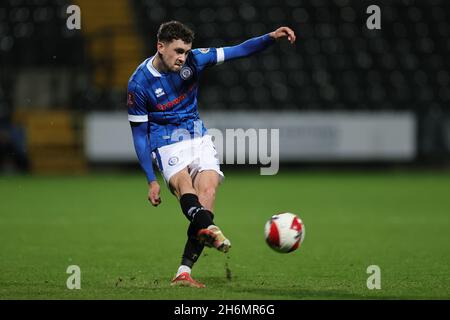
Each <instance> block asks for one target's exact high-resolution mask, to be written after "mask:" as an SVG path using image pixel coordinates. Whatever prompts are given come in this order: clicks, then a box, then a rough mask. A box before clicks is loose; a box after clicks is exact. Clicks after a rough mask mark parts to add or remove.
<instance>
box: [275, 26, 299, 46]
mask: <svg viewBox="0 0 450 320" xmlns="http://www.w3.org/2000/svg"><path fill="white" fill-rule="evenodd" d="M269 36H270V37H271V38H272V39H274V40H278V39H282V38H287V39H288V40H289V42H290V43H291V44H294V42H295V39H296V37H295V32H294V31H293V30H292V29H291V28H289V27H280V28H278V29H277V30H275V31H272V32H271V33H269Z"/></svg>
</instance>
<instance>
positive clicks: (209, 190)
mask: <svg viewBox="0 0 450 320" xmlns="http://www.w3.org/2000/svg"><path fill="white" fill-rule="evenodd" d="M199 196H200V197H201V198H206V199H215V198H216V188H215V187H213V186H207V187H205V188H201V189H200V190H199Z"/></svg>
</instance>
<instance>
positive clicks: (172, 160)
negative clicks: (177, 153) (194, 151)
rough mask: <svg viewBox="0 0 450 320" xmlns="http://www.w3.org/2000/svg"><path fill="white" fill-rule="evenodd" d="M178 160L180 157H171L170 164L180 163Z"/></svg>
mask: <svg viewBox="0 0 450 320" xmlns="http://www.w3.org/2000/svg"><path fill="white" fill-rule="evenodd" d="M178 161H179V159H178V157H171V158H170V159H169V166H174V165H176V164H177V163H178Z"/></svg>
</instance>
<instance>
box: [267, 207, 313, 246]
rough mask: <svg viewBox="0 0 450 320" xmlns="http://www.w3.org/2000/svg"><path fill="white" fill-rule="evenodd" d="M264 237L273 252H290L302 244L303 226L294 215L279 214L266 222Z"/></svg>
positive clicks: (287, 213) (303, 236) (288, 213)
mask: <svg viewBox="0 0 450 320" xmlns="http://www.w3.org/2000/svg"><path fill="white" fill-rule="evenodd" d="M264 235H265V238H266V242H267V244H268V245H269V246H270V247H271V248H272V249H274V250H275V251H277V252H282V253H287V252H292V251H295V250H297V249H298V248H299V247H300V245H301V244H302V242H303V239H304V238H305V226H304V224H303V222H302V220H301V219H300V218H299V217H297V216H296V215H295V214H293V213H290V212H285V213H280V214H276V215H274V216H272V218H270V219H269V221H267V222H266V225H265V228H264Z"/></svg>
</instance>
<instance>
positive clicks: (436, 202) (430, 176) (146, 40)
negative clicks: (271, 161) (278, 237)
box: [0, 0, 450, 299]
mask: <svg viewBox="0 0 450 320" xmlns="http://www.w3.org/2000/svg"><path fill="white" fill-rule="evenodd" d="M70 4H75V5H78V6H79V7H80V9H81V30H68V29H67V27H66V20H67V18H68V17H69V15H70V14H68V13H67V12H66V9H67V7H68V5H70ZM372 4H376V5H378V6H380V8H381V30H368V29H367V27H366V20H367V18H368V17H369V14H367V13H366V8H367V7H368V6H369V5H372ZM172 19H175V20H180V21H182V22H184V23H186V24H188V25H189V26H191V27H192V28H193V29H194V31H195V32H196V40H195V42H194V47H220V46H227V45H233V44H238V43H240V42H242V41H244V40H246V39H248V38H250V37H253V36H257V35H261V34H264V33H267V32H270V31H272V30H274V29H275V28H277V27H279V26H281V25H287V26H290V27H292V28H293V29H294V30H295V32H296V33H297V42H296V44H295V47H291V46H289V45H288V43H287V42H280V43H278V44H276V45H274V46H273V47H271V48H269V49H268V50H266V51H264V52H262V53H260V54H258V55H255V56H252V57H249V58H245V59H242V60H238V61H233V62H228V63H225V64H223V65H221V66H217V67H214V68H212V69H210V70H208V71H207V72H205V73H204V75H203V77H202V80H201V83H202V84H201V87H200V96H199V108H200V113H201V114H204V115H205V117H206V118H207V119H211V120H210V121H211V122H212V123H214V124H217V125H219V127H220V125H222V126H223V127H224V128H225V127H226V128H235V127H238V126H237V124H239V126H240V127H247V128H253V127H258V125H261V123H259V124H258V123H256V122H252V117H254V118H255V119H259V120H258V121H262V123H263V127H267V128H270V124H271V121H272V117H273V115H274V114H284V115H285V117H284V119H286V118H291V120H292V119H294V120H297V119H299V121H301V119H305V118H306V119H312V120H314V121H316V122H314V121H312V122H311V123H308V121H306V123H304V122H303V123H301V126H300V122H299V126H298V128H301V129H302V130H297V131H296V130H295V128H296V124H295V121H294V123H293V122H292V121H287V120H286V123H287V122H289V124H286V128H285V129H286V130H287V131H285V132H287V133H286V134H284V135H283V133H282V132H281V136H282V141H286V140H288V141H289V143H288V144H287V147H286V148H285V149H283V148H281V155H280V156H281V160H282V163H281V166H280V172H279V174H278V175H276V176H260V175H259V171H258V169H259V167H258V166H255V165H253V166H242V165H239V166H236V165H225V174H226V175H227V179H226V182H225V184H224V185H223V187H221V190H220V191H219V195H218V200H217V201H218V202H217V208H216V211H217V213H218V214H217V217H218V218H217V219H219V221H220V224H221V225H223V228H224V229H225V230H228V232H227V233H228V234H230V238H232V239H234V244H235V253H230V255H229V256H227V257H226V258H225V260H224V259H223V257H222V256H220V255H219V254H215V252H214V253H210V252H206V254H207V255H208V256H207V257H205V258H204V259H203V258H202V259H201V261H200V262H199V267H198V271H196V274H197V275H198V277H199V279H200V280H204V281H205V282H207V284H208V283H209V285H210V287H211V289H210V293H209V295H208V298H211V299H214V298H231V299H232V298H243V299H246V298H256V299H261V298H262V299H303V298H306V299H308V298H366V297H368V298H430V297H431V298H447V299H448V298H449V297H450V289H449V287H448V283H450V282H449V280H450V272H449V269H448V265H450V264H449V262H450V261H449V260H450V256H449V253H450V250H449V247H448V243H450V242H449V232H448V231H449V210H450V203H449V200H448V199H447V198H448V190H450V176H449V174H448V162H449V158H450V157H449V155H450V117H449V116H450V113H449V101H450V65H449V64H450V60H449V56H450V55H449V53H450V4H448V3H447V2H446V1H444V0H433V1H418V0H416V1H413V0H411V1H407V0H404V1H401V0H398V1H395V0H391V1H350V0H335V1H323V0H317V1H314V0H310V1H303V0H286V1H268V0H267V1H266V0H262V1H217V2H211V1H205V0H193V1H186V0H170V1H156V0H151V1H150V0H134V1H125V0H116V1H84V0H79V1H73V2H69V1H65V0H61V1H50V0H28V1H27V0H5V1H2V3H1V5H0V59H1V60H0V61H1V63H0V66H1V72H0V151H1V153H0V155H1V156H0V172H1V178H0V191H1V193H0V194H1V198H2V201H1V203H0V211H1V214H0V221H1V222H2V223H1V224H0V229H1V232H0V239H1V243H2V244H1V246H2V250H1V253H0V256H1V258H0V270H1V275H0V298H150V299H161V298H163V299H164V298H169V299H172V298H183V297H184V296H185V292H184V291H182V290H183V289H180V290H178V289H177V290H171V288H169V286H168V285H167V282H168V279H170V277H171V276H172V270H173V271H175V269H176V266H177V264H178V260H179V253H180V252H181V246H182V243H183V237H184V229H185V227H186V221H184V220H183V217H182V216H181V214H180V213H179V212H178V211H179V210H178V207H177V203H176V201H175V200H174V198H173V197H171V195H170V194H169V192H168V191H167V190H163V191H162V197H163V206H161V207H160V208H158V209H153V208H151V207H150V206H149V205H148V204H147V203H146V192H147V190H146V185H145V177H144V175H143V173H141V172H140V171H139V170H140V169H139V166H138V164H137V161H136V160H135V157H134V154H133V152H132V151H133V150H132V145H131V134H130V132H129V129H128V123H127V121H126V103H125V102H126V101H125V99H126V92H125V89H126V84H127V81H128V78H129V76H130V74H131V73H132V71H133V70H134V69H135V67H136V66H137V65H138V64H139V63H140V62H141V61H142V60H143V59H145V58H146V57H148V56H150V55H152V54H153V53H154V51H155V49H154V48H155V45H156V39H155V37H156V30H157V28H158V26H159V24H160V23H162V22H164V21H168V20H172ZM234 116H235V117H236V119H233V117H234ZM311 116H312V117H313V118H308V117H311ZM336 117H338V118H339V119H340V120H341V122H342V123H343V124H342V123H340V124H338V125H337V124H336V123H335V122H333V119H336ZM358 117H360V118H358ZM218 118H219V120H222V124H220V121H218V122H217V119H218ZM99 119H100V120H104V121H103V122H101V121H100V122H101V123H99V122H98V120H99ZM242 119H245V121H248V122H245V121H244V123H243V120H242ZM398 119H400V120H398ZM234 120H235V121H234ZM282 120H283V119H282ZM347 120H348V121H347ZM214 121H216V122H214ZM280 121H281V120H280ZM346 121H347V122H346ZM372 121H375V122H373V123H372ZM397 121H399V122H397ZM223 122H225V123H223ZM101 125H103V126H101ZM116 125H117V126H116ZM206 125H207V126H208V121H206ZM265 125H268V126H265ZM277 125H280V127H281V128H283V126H284V125H285V124H284V123H283V122H281V123H280V122H277ZM119 127H120V128H121V129H120V130H119V129H118V128H119ZM349 127H351V128H350V129H349ZM367 127H370V128H372V129H370V130H367ZM93 128H94V129H95V128H97V129H98V128H101V130H97V131H95V130H94V129H93ZM355 128H356V129H355ZM288 129H290V131H289V130H288ZM293 129H294V130H293ZM127 130H128V131H127ZM346 130H349V131H346ZM93 131H95V132H93ZM341 131H345V132H347V133H348V135H349V136H350V138H349V137H348V136H347V138H343V137H342V135H339V133H340V132H341ZM105 132H106V134H105ZM114 133H116V134H118V133H119V134H118V136H114ZM399 137H401V138H399ZM340 139H343V140H340ZM367 141H369V142H370V144H367V143H366V142H367ZM296 143H297V145H296ZM317 144H322V148H321V149H317V148H315V146H317ZM341 144H345V145H346V146H348V148H347V149H346V148H344V149H340V148H339V145H341ZM405 145H407V147H406V148H405ZM104 146H107V148H106V149H105V148H103V147H104ZM130 148H131V149H130ZM308 148H309V149H308ZM99 150H102V152H103V153H102V152H100V153H99ZM398 150H400V152H397V151H398ZM402 150H403V151H402ZM288 151H289V152H291V154H290V156H289V157H286V154H284V153H283V152H288ZM283 157H284V158H283ZM279 211H292V212H295V213H298V214H299V215H300V216H301V217H302V218H303V220H304V221H305V223H306V230H308V231H307V236H306V240H305V246H304V248H302V249H301V250H300V251H299V252H297V253H295V254H293V255H289V256H284V255H278V254H275V253H273V252H271V251H270V249H268V248H267V247H266V245H265V244H264V241H263V239H262V230H263V225H264V222H265V220H266V219H267V218H269V217H270V216H271V215H272V214H273V213H275V212H279ZM164 228H171V229H173V230H174V233H175V234H177V235H179V237H178V236H177V238H176V239H172V238H171V237H170V236H169V235H167V234H165V233H164V232H162V229H164ZM155 243H157V244H158V250H157V249H156V248H155ZM159 243H164V244H165V245H166V248H165V249H164V250H160V248H159ZM208 261H209V262H208ZM255 263H256V264H255ZM70 264H78V265H80V267H81V269H82V270H83V280H82V287H83V290H81V291H76V290H75V291H71V290H67V289H66V288H65V280H66V278H67V276H68V275H67V274H66V273H65V270H66V268H67V266H68V265H70ZM224 264H225V265H226V266H227V267H226V268H225V267H224ZM371 264H379V265H380V266H381V268H382V272H383V290H379V291H370V290H368V289H367V288H366V283H365V281H366V278H367V276H368V275H367V274H366V272H365V270H366V267H367V266H369V265H371ZM228 268H229V269H231V270H232V273H233V277H232V280H230V279H227V277H226V274H227V272H226V270H225V269H227V270H228ZM168 270H169V271H168ZM273 270H277V272H274V271H273ZM190 294H191V293H190ZM191 297H192V298H200V299H202V298H204V296H202V295H201V294H198V293H192V296H191Z"/></svg>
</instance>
